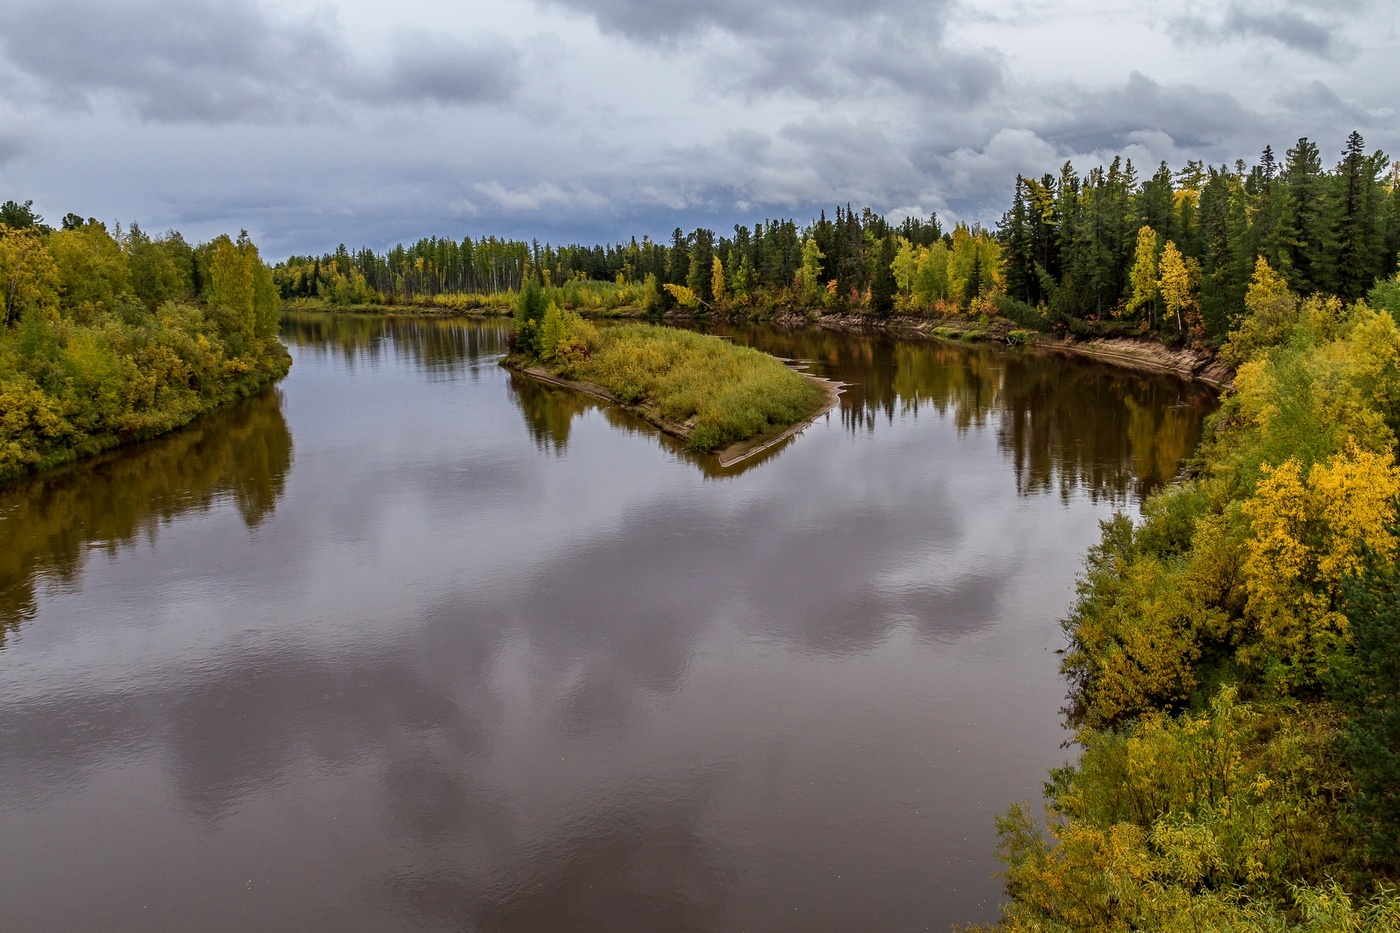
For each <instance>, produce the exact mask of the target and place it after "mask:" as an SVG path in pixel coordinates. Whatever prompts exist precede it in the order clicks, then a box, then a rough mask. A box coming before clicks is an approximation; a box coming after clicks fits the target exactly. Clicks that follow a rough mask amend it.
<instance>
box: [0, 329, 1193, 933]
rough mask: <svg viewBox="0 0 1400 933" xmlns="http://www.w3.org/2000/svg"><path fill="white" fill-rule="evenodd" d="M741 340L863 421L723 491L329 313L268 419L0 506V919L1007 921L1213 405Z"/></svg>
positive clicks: (1125, 388) (460, 342) (760, 334)
mask: <svg viewBox="0 0 1400 933" xmlns="http://www.w3.org/2000/svg"><path fill="white" fill-rule="evenodd" d="M725 334H726V336H729V337H731V338H732V339H735V340H740V341H743V342H747V343H750V344H752V345H755V346H758V347H760V348H762V349H764V350H767V351H769V352H772V353H774V354H776V355H779V356H783V357H787V358H792V359H796V360H802V361H806V365H808V366H810V367H811V369H812V370H813V371H815V372H818V373H820V374H822V375H827V376H830V377H832V378H835V379H838V380H840V381H842V382H845V383H849V386H848V388H847V389H846V392H845V394H844V395H843V396H842V400H841V405H840V407H839V408H838V409H836V410H834V411H832V412H831V413H829V414H828V415H827V416H825V417H823V418H822V419H820V420H819V421H818V422H817V423H815V424H814V425H812V426H811V427H809V428H808V429H807V430H806V431H805V432H804V433H803V434H802V435H800V436H799V437H797V438H795V439H794V440H792V441H790V442H788V443H786V444H784V445H783V446H781V447H780V448H778V449H776V450H774V451H772V452H770V453H768V454H767V455H766V456H763V457H762V458H759V459H757V460H755V461H749V462H747V463H745V464H744V465H742V466H741V467H740V468H737V469H731V470H728V471H725V470H721V469H720V468H719V467H718V465H717V464H716V463H714V462H713V461H712V460H710V459H706V458H696V457H692V456H690V455H688V454H687V453H686V452H685V451H683V450H680V449H679V448H678V447H677V445H676V444H674V443H673V442H671V441H670V440H669V439H666V438H663V437H661V436H659V435H658V434H657V433H656V432H655V431H653V430H652V429H650V428H649V427H647V426H646V425H644V424H641V423H639V422H637V421H635V420H633V419H631V418H630V417H628V416H626V415H625V414H622V413H619V412H617V411H615V410H612V409H610V408H608V407H606V406H603V405H601V404H600V403H597V402H594V401H592V400H589V399H585V398H580V397H577V396H574V395H571V394H569V393H567V392H565V391H563V390H558V389H554V388H549V387H544V386H540V385H537V384H534V383H531V382H529V381H527V380H524V379H523V378H522V377H519V376H516V375H512V374H511V373H508V372H507V371H505V370H503V369H501V368H500V367H499V366H498V365H497V362H498V360H499V358H500V355H501V353H502V351H503V347H504V340H505V331H504V325H503V324H502V323H500V322H494V321H491V322H484V323H483V322H472V321H460V320H458V321H436V320H426V319H412V318H370V317H340V318H332V317H329V316H316V315H299V316H291V317H288V318H287V319H286V320H285V321H284V325H283V337H284V339H285V340H286V342H287V343H288V345H289V346H290V348H291V350H292V354H293V356H294V358H295V365H294V366H293V368H292V372H291V375H290V376H289V377H288V378H287V379H286V380H285V381H284V382H283V383H282V384H281V385H280V386H279V387H277V388H276V389H275V390H273V391H269V392H267V393H266V394H264V395H261V396H259V397H256V398H253V399H249V400H247V401H245V402H241V403H238V404H235V405H232V406H229V407H227V408H226V409H225V410H222V411H220V412H217V413H215V414H214V415H212V416H210V417H208V418H206V419H204V420H203V421H202V422H200V423H199V424H197V425H195V426H194V427H192V428H189V429H187V430H185V431H182V432H179V433H178V434H176V435H174V436H172V437H168V438H165V439H162V440H160V441H157V442H153V443H150V444H146V445H143V446H141V447H138V448H134V449H129V450H124V451H121V452H117V453H114V454H110V455H106V456H104V457H102V458H101V459H100V460H98V461H96V462H93V463H89V464H84V465H81V466H78V467H75V468H72V469H69V470H67V471H64V472H61V473H58V474H54V475H50V476H48V477H46V478H44V479H42V480H31V481H29V482H26V483H23V484H20V485H18V486H12V487H9V488H7V489H5V490H0V542H3V549H2V550H0V786H2V787H3V789H4V790H3V794H0V913H3V917H0V926H3V927H5V928H7V929H15V930H107V929H110V930H141V931H155V930H172V931H175V930H202V931H218V930H337V931H348V930H367V931H370V930H373V931H378V930H400V929H403V930H411V929H433V930H438V929H441V930H482V931H553V930H589V931H591V930H597V931H623V933H625V931H644V930H646V931H652V930H655V931H683V930H704V931H710V930H713V931H743V930H750V931H760V930H762V931H769V930H773V931H776V930H802V931H828V930H830V931H849V930H891V931H903V930H925V929H928V930H947V929H948V927H949V925H950V924H951V923H953V922H972V921H983V920H990V919H994V918H995V915H996V905H997V903H998V900H999V898H1000V885H999V883H998V882H997V881H996V880H995V879H993V877H992V875H993V873H994V872H995V871H996V869H997V865H996V862H995V859H994V857H993V850H994V846H995V830H994V826H993V820H994V817H995V816H996V814H998V813H999V812H1001V811H1003V810H1005V809H1006V807H1007V806H1008V805H1010V804H1011V803H1013V802H1014V801H1020V800H1037V799H1038V798H1039V792H1040V784H1041V782H1042V780H1043V779H1044V778H1045V777H1046V771H1047V769H1048V768H1049V767H1051V766H1054V765H1056V764H1059V763H1061V762H1063V761H1065V760H1066V757H1067V756H1068V755H1070V754H1071V752H1070V751H1069V750H1067V749H1065V748H1064V747H1062V743H1063V742H1064V740H1065V738H1066V733H1065V732H1064V731H1063V730H1062V729H1061V728H1060V725H1059V713H1058V709H1059V707H1060V706H1061V704H1062V702H1063V695H1064V685H1063V683H1062V682H1061V681H1060V679H1059V677H1058V675H1057V672H1056V665H1057V660H1058V659H1057V656H1056V654H1055V651H1056V649H1057V648H1059V647H1061V646H1062V644H1063V640H1062V635H1061V633H1060V630H1059V627H1058V624H1057V620H1058V619H1059V618H1060V617H1061V616H1062V615H1063V614H1064V613H1065V611H1066V609H1067V608H1068V606H1069V605H1070V603H1071V601H1072V598H1073V584H1074V578H1075V574H1076V572H1077V570H1078V568H1079V566H1080V562H1081V559H1082V555H1083V552H1084V550H1085V549H1086V548H1087V547H1088V546H1089V544H1091V543H1092V542H1093V541H1095V540H1096V539H1097V525H1098V522H1099V521H1100V520H1101V519H1103V518H1106V517H1108V516H1109V515H1111V514H1112V513H1113V512H1114V511H1115V510H1119V509H1121V510H1127V511H1129V512H1134V511H1136V509H1137V508H1138V506H1139V503H1140V500H1141V497H1142V496H1143V495H1144V494H1145V493H1146V492H1148V491H1150V490H1151V489H1152V488H1154V487H1155V486H1157V485H1159V484H1161V483H1162V482H1164V481H1169V480H1170V479H1171V477H1172V476H1173V475H1174V474H1175V473H1176V471H1177V469H1178V467H1179V464H1180V462H1181V460H1182V458H1183V457H1185V456H1187V455H1189V453H1190V452H1191V450H1192V449H1193V447H1194V445H1195V443H1196V441H1197V439H1198V436H1199V432H1200V425H1201V421H1202V418H1203V417H1204V416H1205V415H1206V414H1207V413H1208V412H1209V411H1210V410H1211V408H1212V406H1213V404H1214V402H1213V394H1212V393H1211V392H1209V391H1206V390H1203V389H1201V388H1198V387H1193V386H1189V385H1186V384H1183V383H1181V382H1178V381H1176V380H1173V379H1169V378H1163V377H1144V376H1140V375H1134V374H1127V373H1124V372H1122V371H1119V370H1115V369H1112V368H1109V367H1106V366H1103V365H1101V364H1096V363H1090V362H1085V361H1082V360H1076V359H1070V358H1065V357H1061V356H1056V355H1052V354H1047V353H1035V352H1030V351H1024V350H1020V351H1015V350H1012V351H1008V350H1004V349H1002V348H997V347H964V346H960V345H956V344H947V343H932V342H907V341H900V340H895V339H891V338H889V337H885V336H850V335H834V334H823V333H815V332H801V333H795V334H794V333H782V332H779V331H776V330H771V329H761V328H753V329H736V330H730V331H726V332H725Z"/></svg>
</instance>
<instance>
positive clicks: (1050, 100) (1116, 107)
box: [1036, 71, 1262, 152]
mask: <svg viewBox="0 0 1400 933" xmlns="http://www.w3.org/2000/svg"><path fill="white" fill-rule="evenodd" d="M1046 96H1047V100H1046V109H1045V111H1044V115H1043V116H1042V117H1041V118H1040V119H1039V120H1037V121H1036V122H1037V123H1038V131H1039V134H1040V136H1041V137H1042V138H1044V139H1046V140H1049V141H1050V142H1052V143H1055V144H1056V145H1058V146H1059V147H1060V148H1062V149H1064V150H1066V151H1068V152H1090V151H1094V150H1101V149H1109V148H1113V149H1121V148H1123V147H1125V146H1127V145H1128V144H1129V143H1131V142H1132V141H1133V136H1134V135H1135V134H1136V133H1139V132H1140V131H1143V130H1147V131H1152V132H1157V133H1165V134H1167V135H1168V136H1170V137H1171V138H1172V139H1173V140H1175V141H1176V143H1177V144H1178V145H1182V146H1189V147H1195V148H1212V147H1215V146H1217V145H1219V143H1220V141H1221V140H1223V139H1232V138H1238V136H1239V135H1241V134H1246V133H1250V132H1252V131H1255V130H1257V129H1258V128H1260V126H1261V124H1262V120H1261V119H1260V117H1259V116H1258V115H1257V114H1256V113H1254V112H1252V111H1250V110H1249V109H1248V108H1246V107H1245V106H1244V105H1243V104H1241V103H1240V102H1239V100H1237V99H1236V98H1235V97H1234V96H1232V95H1231V94H1229V93H1228V92H1226V91H1215V90H1205V89H1202V88H1200V87H1196V86H1193V85H1165V84H1159V83H1158V82H1156V81H1154V80H1153V79H1151V78H1149V77H1147V76H1146V75H1144V74H1142V73H1141V72H1137V71H1134V72H1133V73H1132V74H1131V75H1130V76H1129V77H1128V80H1127V81H1126V82H1125V83H1124V84H1123V85H1121V86H1119V87H1116V88H1108V89H1105V90H1096V91H1084V90H1081V89H1077V88H1060V89H1056V91H1055V92H1054V94H1053V97H1052V96H1051V95H1046Z"/></svg>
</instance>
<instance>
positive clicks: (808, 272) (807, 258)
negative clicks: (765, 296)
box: [797, 235, 826, 306]
mask: <svg viewBox="0 0 1400 933" xmlns="http://www.w3.org/2000/svg"><path fill="white" fill-rule="evenodd" d="M825 258H826V256H825V255H824V254H823V253H822V251H821V248H820V247H818V246H817V238H816V237H814V236H811V235H809V236H808V237H807V239H806V241H804V242H803V244H802V267H801V268H800V269H799V270H798V273H797V290H798V295H799V296H800V297H801V299H802V301H803V303H804V304H807V305H809V306H810V305H816V304H819V303H821V300H822V296H823V295H825V294H826V287H825V284H824V283H823V282H822V279H821V274H822V273H821V268H822V260H824V259H825Z"/></svg>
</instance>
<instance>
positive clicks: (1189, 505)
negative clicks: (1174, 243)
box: [998, 238, 1400, 931]
mask: <svg viewBox="0 0 1400 933" xmlns="http://www.w3.org/2000/svg"><path fill="white" fill-rule="evenodd" d="M1144 243H1146V240H1145V238H1144ZM1175 262H1176V260H1175V259H1173V258H1172V257H1171V251H1170V250H1166V251H1165V253H1164V258H1163V262H1162V270H1161V273H1160V274H1159V276H1158V288H1159V296H1158V297H1160V300H1161V302H1162V305H1163V310H1164V311H1165V313H1167V314H1169V315H1172V314H1174V313H1175V311H1176V309H1177V308H1179V307H1180V305H1179V302H1180V301H1181V300H1182V299H1181V298H1180V297H1179V295H1174V294H1173V292H1172V289H1173V287H1174V286H1173V284H1172V282H1171V278H1172V276H1173V275H1179V274H1181V270H1178V272H1176V273H1172V272H1171V266H1172V265H1173V264H1174V263H1175ZM1183 266H1184V263H1183ZM1185 274H1186V275H1187V276H1188V277H1189V275H1190V272H1189V270H1186V272H1185ZM1146 281H1147V279H1146V278H1145V277H1144V279H1143V280H1142V282H1143V283H1144V288H1143V290H1142V292H1141V297H1142V300H1143V302H1150V301H1154V300H1158V298H1157V297H1153V296H1152V295H1150V293H1149V290H1148V289H1147V288H1146V287H1145V283H1146ZM1376 298H1377V300H1378V302H1381V303H1384V302H1383V299H1384V294H1383V293H1378V294H1377V296H1376ZM1246 307H1247V313H1246V315H1245V316H1244V317H1243V318H1242V319H1241V320H1240V322H1239V325H1238V326H1237V327H1236V328H1235V330H1234V331H1233V332H1232V333H1231V334H1230V335H1229V338H1228V340H1227V342H1226V352H1227V353H1228V354H1229V355H1230V356H1231V357H1232V358H1233V359H1235V360H1236V361H1238V363H1239V367H1240V368H1239V373H1238V378H1237V381H1236V391H1235V392H1234V393H1232V394H1230V395H1229V396H1228V397H1227V399H1226V400H1225V402H1224V405H1223V406H1222V408H1221V410H1220V411H1219V413H1218V414H1217V415H1216V416H1215V420H1214V422H1213V424H1212V426H1211V429H1210V432H1209V433H1210V436H1209V439H1208V440H1207V441H1206V443H1205V444H1204V445H1203V447H1202V449H1201V452H1200V454H1199V457H1198V461H1197V463H1196V466H1195V468H1194V469H1193V471H1192V475H1191V476H1190V477H1189V478H1188V479H1186V480H1185V481H1183V482H1182V483H1179V484H1178V485H1176V486H1174V487H1170V488H1168V489H1166V490H1164V491H1162V492H1159V493H1158V494H1156V495H1155V496H1153V497H1152V498H1151V499H1149V500H1148V501H1147V503H1146V504H1145V506H1144V509H1143V517H1142V520H1141V521H1139V522H1137V523H1134V522H1133V521H1132V520H1130V519H1129V518H1128V517H1127V516H1123V515H1119V516H1116V517H1115V518H1114V519H1112V520H1110V521H1107V522H1105V523H1104V526H1103V538H1102V540H1101V542H1100V543H1099V544H1098V545H1097V546H1096V547H1095V548H1093V549H1092V550H1091V552H1090V554H1089V557H1088V560H1087V562H1086V567H1085V572H1084V574H1083V576H1082V577H1081V579H1080V583H1079V597H1078V600H1077V602H1076V604H1075V606H1074V609H1073V612H1072V613H1071V615H1070V616H1069V618H1068V619H1066V620H1065V622H1064V628H1065V632H1066V635H1067V637H1068V642H1069V644H1068V648H1067V650H1066V652H1065V655H1064V661H1063V667H1064V671H1065V673H1066V675H1067V676H1068V678H1069V681H1070V684H1071V696H1070V706H1069V709H1068V712H1069V723H1070V725H1071V726H1072V727H1073V728H1074V729H1075V739H1076V742H1077V743H1078V745H1079V746H1080V748H1081V754H1080V757H1079V760H1078V762H1077V763H1076V764H1075V765H1073V766H1071V767H1067V768H1065V769H1063V770H1061V771H1057V772H1056V773H1055V774H1054V776H1053V780H1052V781H1051V782H1050V783H1049V784H1048V785H1047V798H1046V808H1045V815H1044V818H1043V819H1040V818H1037V817H1036V816H1035V814H1033V812H1032V811H1031V809H1030V808H1029V807H1024V806H1021V807H1017V808H1015V809H1013V810H1012V811H1011V812H1010V813H1008V814H1007V815H1006V816H1005V817H1003V819H1002V820H1001V822H1000V824H999V825H1000V831H1001V839H1002V857H1003V860H1004V862H1005V864H1006V872H1005V877H1006V881H1007V891H1008V894H1009V895H1010V898H1011V899H1010V901H1009V902H1008V904H1007V905H1006V906H1005V907H1004V916H1003V920H1002V922H1001V924H999V927H998V928H999V929H1002V930H1007V931H1069V930H1105V931H1110V930H1166V931H1173V930H1183V931H1184V930H1227V931H1228V930H1238V931H1264V930H1285V929H1287V930H1295V929H1296V930H1317V931H1323V930H1326V931H1333V930H1337V931H1343V930H1400V892H1397V887H1396V882H1397V881H1400V791H1397V790H1396V785H1397V782H1400V774H1397V772H1396V768H1397V766H1400V662H1397V661H1396V660H1395V659H1396V656H1397V649H1396V643H1395V640H1394V639H1395V637H1397V636H1400V623H1397V621H1396V620H1397V619H1400V587H1397V584H1396V580H1397V579H1400V575H1398V574H1397V571H1396V556H1397V555H1396V552H1397V532H1396V528H1397V524H1396V507H1397V497H1400V469H1397V466H1396V440H1397V438H1396V426H1397V422H1400V419H1397V414H1400V394H1398V393H1400V329H1398V328H1397V326H1396V320H1395V318H1394V317H1393V316H1392V315H1391V314H1390V313H1388V312H1387V311H1385V310H1377V309H1373V308H1372V307H1370V306H1368V304H1367V302H1365V301H1359V302H1354V303H1352V304H1343V303H1342V302H1341V301H1339V300H1337V299H1334V298H1329V297H1326V296H1320V295H1314V296H1310V297H1308V298H1306V299H1304V298H1300V297H1299V296H1297V295H1296V294H1294V293H1293V292H1292V291H1290V290H1289V288H1288V287H1287V285H1286V283H1285V282H1284V280H1283V279H1282V277H1281V276H1279V275H1278V274H1277V273H1276V272H1275V271H1274V270H1273V269H1272V268H1271V267H1270V266H1269V264H1268V263H1267V262H1264V261H1263V260H1260V261H1259V262H1258V263H1257V264H1256V267H1255V269H1254V273H1253V277H1252V280H1251V284H1250V287H1249V290H1248V296H1247V299H1246Z"/></svg>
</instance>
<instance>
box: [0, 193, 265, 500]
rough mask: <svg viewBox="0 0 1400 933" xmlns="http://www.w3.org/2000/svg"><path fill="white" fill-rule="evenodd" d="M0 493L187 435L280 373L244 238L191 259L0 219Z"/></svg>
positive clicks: (100, 227)
mask: <svg viewBox="0 0 1400 933" xmlns="http://www.w3.org/2000/svg"><path fill="white" fill-rule="evenodd" d="M0 288H3V301H4V304H3V311H4V314H3V324H0V481H4V480H7V479H11V478H13V477H16V476H19V475H21V474H23V473H26V472H30V471H33V470H40V469H44V468H46V467H49V466H53V465H55V464H58V463H62V462H65V461H68V460H72V459H74V458H76V457H80V456H84V455H88V454H92V453H95V452H97V451H99V450H103V449H106V448H109V447H114V446H116V445H118V444H122V443H126V442H128V441H133V440H139V439H143V438H149V437H153V436H155V435H157V434H161V433H164V432H166V431H169V430H172V429H173V428H176V427H179V426H180V425H183V424H186V423H187V422H189V421H190V420H191V419H193V418H195V417H196V416H198V415H200V414H202V413H204V412H206V411H208V410H210V409H211V408H213V407H214V406H216V405H218V404H220V403H222V402H225V401H227V400H230V399H233V398H238V397H243V396H247V395H249V394H251V393H252V392H253V391H255V390H256V389H258V388H259V387H261V386H263V385H265V384H266V383H267V382H269V381H270V380H273V379H276V378H278V377H280V376H282V375H284V374H285V373H286V372H287V368H288V367H289V366H290V364H291V358H290V356H289V355H288V353H287V351H286V349H285V348H284V347H283V346H282V345H281V343H279V342H278V340H277V319H278V309H279V303H280V302H279V296H278V293H277V288H276V285H275V283H274V282H273V278H272V272H271V270H270V269H269V268H268V267H267V266H266V265H265V264H264V263H263V262H262V260H261V259H260V258H259V256H258V251H257V247H256V246H254V245H253V243H252V242H251V241H250V240H249V239H248V237H247V235H246V234H243V235H241V236H239V237H238V239H236V240H234V239H230V238H229V237H227V236H221V237H218V238H217V239H214V240H212V241H210V242H208V243H204V244H202V245H199V246H191V245H189V244H188V243H187V242H186V241H185V240H184V238H182V237H181V236H180V235H179V234H178V233H168V234H165V235H164V236H159V237H151V236H149V235H148V234H146V232H145V231H143V230H141V228H140V227H138V226H136V225H134V224H133V225H132V226H131V227H130V228H129V229H128V230H125V231H123V230H121V229H120V228H118V229H116V230H115V231H109V230H108V229H107V227H106V225H104V224H102V223H100V222H98V221H96V220H91V219H89V220H83V219H82V218H81V217H78V216H76V215H73V214H70V215H68V216H67V217H65V218H64V220H63V222H62V226H61V228H60V229H56V230H55V229H52V228H50V227H49V226H48V225H46V224H45V223H44V222H43V219H42V218H40V217H37V216H35V215H34V214H33V212H32V211H31V210H30V208H29V206H28V205H27V204H24V205H21V204H17V203H15V202H13V201H12V202H8V203H7V204H5V205H4V206H3V207H0Z"/></svg>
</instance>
